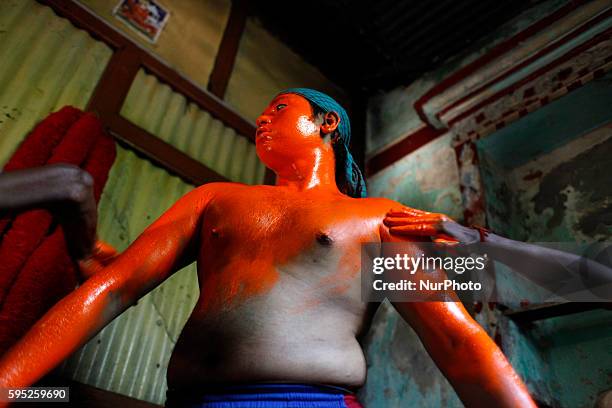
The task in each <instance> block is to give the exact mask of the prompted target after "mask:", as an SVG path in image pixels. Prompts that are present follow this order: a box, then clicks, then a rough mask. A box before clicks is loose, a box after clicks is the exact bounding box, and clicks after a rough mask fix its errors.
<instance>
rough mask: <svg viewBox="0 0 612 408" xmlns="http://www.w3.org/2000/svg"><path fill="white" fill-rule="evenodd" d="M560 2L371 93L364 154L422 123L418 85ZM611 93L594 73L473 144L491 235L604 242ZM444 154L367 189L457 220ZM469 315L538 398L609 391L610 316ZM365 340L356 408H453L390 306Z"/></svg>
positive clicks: (440, 147) (423, 154) (582, 403)
mask: <svg viewBox="0 0 612 408" xmlns="http://www.w3.org/2000/svg"><path fill="white" fill-rule="evenodd" d="M563 4H565V2H563V1H548V2H544V3H542V4H540V5H538V7H536V8H534V9H532V10H529V11H528V12H527V13H525V14H524V15H522V16H519V17H518V18H517V19H516V20H515V21H513V22H510V23H509V24H508V25H506V26H504V27H501V28H500V29H499V30H498V31H496V32H495V33H494V34H493V35H492V36H489V37H488V38H486V39H483V42H485V44H484V46H483V43H481V44H477V45H476V46H475V49H477V51H474V52H472V53H467V54H466V55H464V56H462V57H459V58H455V59H454V60H452V61H448V62H447V63H446V64H444V66H443V67H441V68H440V69H439V70H436V71H435V72H432V73H429V74H426V75H424V76H423V77H422V78H420V79H419V80H417V81H415V82H413V83H412V84H410V85H407V86H405V87H400V88H397V89H395V90H392V91H390V92H386V93H383V94H380V95H377V96H375V97H373V98H372V99H371V100H370V104H369V110H368V128H367V131H368V133H367V143H368V145H367V150H368V156H372V155H374V154H376V153H377V152H379V151H381V150H383V149H386V148H389V147H390V146H392V145H393V143H395V142H396V141H398V140H401V139H402V138H403V137H404V136H405V135H406V134H410V133H411V132H413V131H414V130H416V129H418V128H419V127H421V126H422V125H423V124H422V122H421V121H420V119H419V118H418V116H417V114H416V112H415V110H414V108H413V104H414V102H415V101H416V100H418V98H419V97H420V96H421V95H422V94H423V93H424V92H426V91H427V90H428V89H430V88H431V87H432V86H434V85H435V84H436V83H438V82H439V81H440V80H441V79H442V78H444V77H446V76H448V75H449V74H450V73H452V72H454V71H455V70H457V69H458V68H460V67H462V66H465V64H467V63H469V62H471V61H473V60H474V58H476V57H478V56H479V55H482V54H483V53H484V52H486V51H487V50H488V49H490V48H491V47H492V46H494V45H495V44H498V43H499V41H501V40H503V39H505V38H508V37H510V36H511V35H513V34H514V33H516V32H518V31H520V30H522V29H524V28H525V27H526V26H528V25H530V24H532V23H533V22H534V21H536V20H538V19H540V18H542V17H543V16H546V15H548V14H550V13H551V12H553V11H554V10H555V9H557V8H558V7H560V6H562V5H563ZM611 98H612V88H610V79H609V78H602V79H599V80H597V81H594V82H591V83H589V84H588V85H586V86H584V87H582V88H579V89H577V90H574V91H572V92H570V93H569V94H568V95H566V96H565V97H562V98H560V99H558V100H556V101H554V102H553V103H551V104H549V105H547V106H546V107H544V108H542V109H539V110H536V111H535V112H533V113H531V114H529V115H527V116H525V117H524V118H522V119H521V120H519V121H517V122H514V123H513V124H512V125H510V126H508V127H505V128H503V129H502V130H500V131H498V132H496V133H494V134H492V135H490V136H488V137H485V138H484V139H481V141H479V142H478V145H477V147H478V154H479V158H480V160H481V165H480V172H481V176H482V178H483V181H484V183H485V188H486V205H487V207H486V209H487V217H488V220H489V223H490V226H491V227H492V229H493V230H495V231H497V232H499V233H500V234H502V235H506V236H508V237H511V238H515V239H520V240H527V241H532V242H537V241H570V242H576V241H578V242H592V241H594V240H607V241H610V237H611V233H612V230H611V226H612V207H611V203H612V191H611V190H610V187H611V186H612V184H611V183H610V182H609V174H610V172H611V171H612V159H611V158H612V125H610V123H612V111H611V110H610V108H609V107H610V106H612V104H611V102H612V100H611ZM391 148H392V147H391ZM451 152H452V147H451V136H450V135H448V134H447V135H444V136H442V137H440V138H438V139H436V140H435V141H433V142H432V143H429V144H427V145H425V146H423V147H421V148H420V149H418V150H417V151H415V152H413V153H411V154H410V155H408V156H406V157H404V158H403V159H401V160H399V161H397V162H395V163H394V164H393V165H391V166H389V167H387V168H385V169H383V170H382V171H380V172H378V173H377V174H375V175H374V176H373V177H370V178H369V179H368V186H369V189H370V192H372V194H373V195H381V196H385V197H389V198H393V199H396V200H399V201H401V202H403V203H405V204H407V205H409V206H414V207H417V208H423V209H427V210H431V211H442V212H445V213H447V214H449V215H451V216H453V217H455V218H457V219H461V214H462V211H463V208H462V204H461V196H460V194H459V188H458V181H459V175H458V169H457V166H456V164H455V157H454V152H452V155H451ZM447 155H448V156H447ZM498 272H499V273H500V274H501V275H502V276H505V278H503V279H502V283H501V284H502V286H504V287H503V288H501V290H502V292H503V291H504V290H507V291H520V290H524V288H522V287H520V286H518V284H517V281H516V279H515V278H514V277H513V273H512V272H510V271H508V270H504V268H503V267H502V266H500V267H499V268H498ZM510 306H513V305H510ZM514 306H518V305H514ZM475 317H476V319H477V320H478V321H479V322H481V323H482V324H483V325H484V327H485V329H486V330H487V331H489V332H490V333H492V332H494V328H493V327H492V326H491V322H494V323H495V324H496V326H495V327H496V328H498V330H499V333H501V341H502V346H503V351H504V353H505V354H506V355H507V356H508V358H509V360H510V361H511V363H512V364H513V366H514V367H515V368H516V370H517V371H518V372H519V374H520V375H521V376H522V377H523V378H524V379H525V380H526V382H527V384H528V387H529V389H530V391H531V392H532V394H533V395H534V396H535V397H536V398H537V399H538V400H539V401H541V402H542V403H544V404H548V405H550V406H553V407H563V408H566V407H570V408H583V407H584V408H586V407H593V406H594V404H595V401H596V399H597V396H598V395H599V394H600V393H601V392H602V391H605V390H609V389H612V329H611V327H612V326H611V325H610V323H611V321H612V314H611V313H610V312H605V311H597V312H584V313H580V314H576V315H570V316H565V317H559V318H554V319H547V320H543V321H538V322H536V323H534V324H533V325H532V326H528V327H524V326H520V327H519V326H517V325H516V324H515V323H514V322H513V321H512V320H509V319H507V318H505V317H503V316H501V315H500V313H499V312H497V311H495V310H488V308H486V307H485V308H484V310H483V311H482V312H481V313H480V314H477V315H476V316H475ZM364 344H365V347H366V356H367V361H368V380H367V384H366V387H364V389H363V390H362V391H361V397H362V399H363V400H364V401H365V403H366V404H367V406H369V407H403V406H423V407H456V406H461V403H460V401H459V400H458V399H457V397H456V395H455V393H454V391H453V390H452V388H451V387H450V385H449V384H448V382H447V381H446V379H445V378H444V377H443V376H442V375H441V374H440V372H439V370H437V368H436V367H435V366H434V365H433V363H432V362H431V359H430V358H429V356H428V355H427V353H426V352H425V350H424V349H423V347H422V345H421V344H420V341H419V340H418V338H417V337H416V335H415V334H414V332H413V331H412V329H410V328H409V327H407V326H406V324H405V323H404V322H403V321H402V320H401V318H399V317H398V315H397V313H395V311H394V310H393V309H392V307H391V306H390V305H388V304H384V305H383V307H382V309H381V311H379V313H378V314H377V316H376V317H375V320H374V323H373V327H372V329H371V331H370V333H369V335H368V336H367V337H366V338H365V339H364Z"/></svg>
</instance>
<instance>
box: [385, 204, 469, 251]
mask: <svg viewBox="0 0 612 408" xmlns="http://www.w3.org/2000/svg"><path fill="white" fill-rule="evenodd" d="M384 224H385V225H386V226H387V227H389V232H390V233H391V234H394V235H398V236H430V237H432V239H433V241H434V242H449V243H456V242H460V243H463V244H471V243H474V242H478V240H479V234H478V231H477V230H474V229H472V228H467V227H464V226H463V225H461V224H458V223H457V222H455V221H453V220H452V219H451V218H450V217H448V216H446V215H444V214H438V213H431V212H427V211H421V210H415V209H414V208H410V207H401V208H398V209H392V210H391V211H389V212H388V213H387V215H386V217H385V219H384Z"/></svg>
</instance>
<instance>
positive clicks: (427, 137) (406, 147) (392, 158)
mask: <svg viewBox="0 0 612 408" xmlns="http://www.w3.org/2000/svg"><path fill="white" fill-rule="evenodd" d="M444 132H446V129H442V130H438V129H434V128H433V127H431V126H424V127H423V128H421V129H419V130H417V131H416V132H414V133H412V134H411V135H409V136H407V137H405V138H403V139H402V140H400V141H399V142H397V143H395V144H393V145H391V146H390V147H387V148H385V149H384V150H383V151H382V152H379V153H377V154H375V155H374V156H373V157H371V158H370V159H369V160H368V161H367V166H366V173H367V175H368V176H372V175H373V174H375V173H377V172H379V171H380V170H382V169H384V168H385V167H387V166H390V165H391V164H393V163H395V162H396V161H398V160H399V159H401V158H403V157H406V156H407V155H409V154H410V153H412V152H414V151H415V150H417V149H418V148H419V147H421V146H424V145H426V144H427V143H429V142H431V141H432V140H434V139H436V138H437V137H438V136H441V135H442V134H443V133H444Z"/></svg>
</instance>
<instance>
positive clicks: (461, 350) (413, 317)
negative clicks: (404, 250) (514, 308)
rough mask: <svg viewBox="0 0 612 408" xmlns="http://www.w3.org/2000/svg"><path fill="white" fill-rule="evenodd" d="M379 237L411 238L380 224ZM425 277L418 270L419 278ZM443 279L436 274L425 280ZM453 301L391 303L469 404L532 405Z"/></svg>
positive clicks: (496, 351) (492, 345) (510, 370)
mask: <svg viewBox="0 0 612 408" xmlns="http://www.w3.org/2000/svg"><path fill="white" fill-rule="evenodd" d="M380 230H381V231H380V234H381V242H382V243H383V244H384V243H387V242H410V240H409V239H408V238H403V237H398V236H397V235H395V236H394V235H391V234H390V233H389V232H388V231H387V229H386V228H385V227H384V226H382V227H381V229H380ZM419 275H421V277H424V276H423V272H422V271H419V272H417V273H416V275H415V276H414V277H415V278H416V279H417V280H418V279H420V278H421V277H420V276H419ZM432 277H433V278H434V279H443V276H442V274H441V272H440V273H438V274H437V275H435V276H432V274H431V273H428V279H431V278H432ZM451 299H453V300H455V301H437V302H428V301H422V302H393V306H394V307H395V309H396V310H397V311H398V312H399V314H400V315H401V316H402V318H403V319H404V320H405V321H406V322H407V323H408V324H410V326H411V327H412V328H413V329H414V330H415V331H416V333H417V335H418V336H419V338H420V339H421V341H422V342H423V345H424V346H425V349H426V350H427V352H428V353H429V355H430V356H431V358H432V359H433V360H434V362H435V363H436V365H437V366H438V368H440V370H441V371H442V373H443V374H444V376H445V377H446V378H447V379H448V380H449V382H450V383H451V385H452V386H453V388H454V389H455V391H456V392H457V394H458V395H459V398H460V399H461V401H463V403H464V404H465V405H466V406H467V407H500V408H503V407H507V408H514V407H522V408H529V407H533V408H535V407H536V405H535V403H534V402H533V400H532V399H531V397H530V396H529V392H528V391H527V387H526V386H525V384H524V383H523V382H522V381H521V379H520V378H519V376H518V375H517V374H516V372H515V371H514V369H513V368H512V366H511V365H510V363H509V362H508V360H507V359H506V357H505V356H504V355H503V353H502V352H501V350H500V349H499V347H498V346H497V345H496V344H495V343H494V342H493V340H491V338H490V337H489V336H488V335H487V333H486V332H485V331H484V330H483V328H482V327H481V326H480V325H479V324H478V323H477V322H476V321H474V319H472V317H471V316H470V315H469V314H468V312H467V311H466V310H465V308H464V307H463V304H462V303H461V302H460V301H459V300H458V299H457V297H456V295H455V294H454V293H451Z"/></svg>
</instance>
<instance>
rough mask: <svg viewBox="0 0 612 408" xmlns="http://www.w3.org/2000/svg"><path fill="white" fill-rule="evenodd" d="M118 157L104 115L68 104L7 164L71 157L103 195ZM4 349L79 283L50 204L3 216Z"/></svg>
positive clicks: (0, 297)
mask: <svg viewBox="0 0 612 408" xmlns="http://www.w3.org/2000/svg"><path fill="white" fill-rule="evenodd" d="M114 159H115V144H114V141H113V139H112V138H111V137H110V136H108V135H107V134H105V133H104V130H103V128H102V125H101V124H100V122H99V121H98V119H97V118H96V117H95V116H94V115H92V114H90V113H85V114H83V113H82V112H81V111H79V110H78V109H76V108H73V107H65V108H63V109H61V110H60V111H58V112H56V113H53V114H51V115H49V116H48V117H47V118H46V119H45V120H43V121H42V122H41V123H40V124H39V125H38V126H36V128H35V129H34V130H33V131H32V132H31V133H30V135H28V137H27V138H26V139H25V140H24V141H23V143H22V144H21V145H20V146H19V149H18V150H17V152H15V154H14V155H13V157H12V158H11V160H10V161H9V163H8V164H7V165H6V166H5V168H4V169H5V170H16V169H21V168H27V167H33V166H39V165H43V164H50V163H69V164H74V165H77V166H81V167H82V168H85V169H86V170H87V171H89V172H90V174H91V175H92V177H93V179H94V195H95V198H96V201H98V200H99V198H100V194H101V192H102V188H103V187H104V184H105V183H106V180H107V178H108V172H109V170H110V167H111V165H112V163H113V161H114ZM3 222H4V228H6V226H7V225H8V228H6V231H5V233H4V236H3V237H2V241H1V242H0V259H2V260H3V262H2V263H0V354H2V353H4V351H6V349H8V347H10V346H11V345H12V344H13V343H14V342H15V341H16V340H18V339H19V338H20V337H21V336H22V335H23V334H24V333H25V332H26V331H27V329H28V328H29V327H30V326H31V325H32V324H33V323H34V322H35V321H36V320H38V319H39V318H40V317H41V316H42V315H43V314H44V313H45V312H46V311H47V310H48V309H49V307H51V306H52V305H53V304H55V303H56V302H57V301H58V300H59V299H61V298H62V297H63V296H65V295H66V294H67V293H69V292H70V291H71V290H73V289H74V287H75V286H76V284H77V274H76V268H75V265H74V264H73V261H72V260H71V259H70V258H69V256H68V252H67V249H66V243H65V240H64V236H63V231H62V229H61V227H60V226H57V223H55V222H54V220H53V217H52V215H51V213H49V212H48V211H46V210H30V211H26V212H23V213H20V214H18V215H16V216H15V217H13V218H12V219H4V220H0V231H2V229H3Z"/></svg>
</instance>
